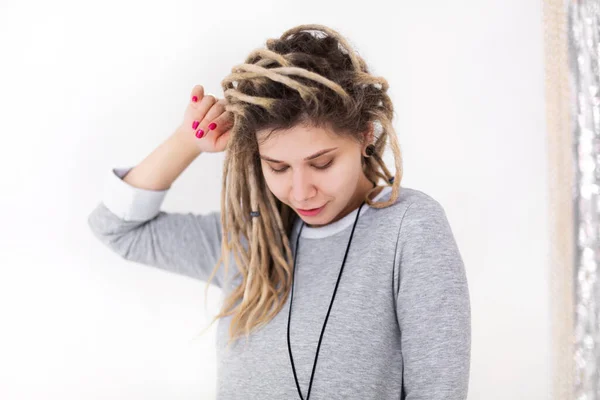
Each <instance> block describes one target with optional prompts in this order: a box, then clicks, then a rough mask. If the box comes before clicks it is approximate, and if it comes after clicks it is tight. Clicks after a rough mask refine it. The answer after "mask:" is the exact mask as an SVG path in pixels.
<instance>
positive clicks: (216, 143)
mask: <svg viewBox="0 0 600 400" xmlns="http://www.w3.org/2000/svg"><path fill="white" fill-rule="evenodd" d="M225 104H226V102H225V99H221V100H219V99H217V98H216V97H215V96H214V95H212V94H206V95H205V94H204V87H203V86H201V85H196V86H194V88H193V89H192V93H191V95H190V102H189V104H188V106H187V108H186V110H185V113H184V115H183V122H182V123H181V126H180V127H179V128H178V131H180V133H182V134H184V135H186V136H187V135H190V136H191V137H192V138H193V139H194V141H195V145H196V146H197V147H198V150H199V151H201V152H205V153H218V152H221V151H224V150H225V148H226V146H227V141H228V140H229V133H230V129H231V127H232V126H233V115H232V113H231V112H229V111H225Z"/></svg>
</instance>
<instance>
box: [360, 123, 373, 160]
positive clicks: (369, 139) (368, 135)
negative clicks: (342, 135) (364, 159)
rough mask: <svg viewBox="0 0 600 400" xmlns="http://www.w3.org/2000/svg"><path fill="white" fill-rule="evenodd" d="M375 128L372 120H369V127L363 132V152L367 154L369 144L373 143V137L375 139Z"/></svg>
mask: <svg viewBox="0 0 600 400" xmlns="http://www.w3.org/2000/svg"><path fill="white" fill-rule="evenodd" d="M374 130H375V127H374V125H373V123H372V122H369V129H368V130H367V131H365V132H363V140H364V141H363V145H362V154H363V155H364V154H365V150H366V149H367V146H368V145H370V144H373V139H375V134H374Z"/></svg>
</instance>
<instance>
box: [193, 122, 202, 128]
mask: <svg viewBox="0 0 600 400" xmlns="http://www.w3.org/2000/svg"><path fill="white" fill-rule="evenodd" d="M199 124H200V122H199V121H194V123H193V124H192V129H196V128H197V127H198V125H199Z"/></svg>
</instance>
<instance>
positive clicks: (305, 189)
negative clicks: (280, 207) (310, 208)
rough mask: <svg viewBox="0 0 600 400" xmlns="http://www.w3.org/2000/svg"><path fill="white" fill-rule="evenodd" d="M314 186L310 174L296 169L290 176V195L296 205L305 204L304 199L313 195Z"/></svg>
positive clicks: (306, 199)
mask: <svg viewBox="0 0 600 400" xmlns="http://www.w3.org/2000/svg"><path fill="white" fill-rule="evenodd" d="M315 192H316V190H315V187H314V185H313V183H312V180H311V178H310V174H307V173H305V172H303V171H297V172H296V173H295V174H294V175H293V177H292V197H293V199H294V201H295V202H296V204H297V205H298V206H303V205H306V204H304V202H305V201H308V200H310V199H311V198H312V197H313V196H314V195H315Z"/></svg>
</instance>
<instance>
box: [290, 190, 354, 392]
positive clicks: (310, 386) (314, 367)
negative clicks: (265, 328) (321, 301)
mask: <svg viewBox="0 0 600 400" xmlns="http://www.w3.org/2000/svg"><path fill="white" fill-rule="evenodd" d="M364 205H365V202H364V201H363V202H362V204H361V205H360V207H359V208H358V212H357V213H356V219H355V220H354V225H353V226H352V232H351V233H350V239H349V240H348V245H347V246H346V254H344V261H342V267H341V268H340V273H339V275H338V279H337V282H336V284H335V289H334V290H333V296H332V298H331V303H329V309H328V310H327V315H326V316H325V322H324V323H323V328H322V329H321V336H320V337H319V343H318V344H317V353H316V354H315V362H314V363H313V368H312V373H311V375H310V383H309V385H308V394H307V395H306V400H309V398H310V389H311V388H312V383H313V378H314V377H315V370H316V367H317V358H318V357H319V350H320V348H321V341H322V340H323V333H325V326H326V325H327V320H328V319H329V313H330V312H331V306H332V305H333V300H334V299H335V294H336V292H337V288H338V285H339V283H340V278H341V277H342V272H343V271H344V265H345V264H346V257H348V250H349V249H350V243H351V242H352V236H354V229H355V228H356V223H357V222H358V217H359V215H360V210H361V209H362V207H363V206H364ZM302 228H304V221H302V226H300V231H299V232H298V237H297V238H296V248H295V249H294V270H293V272H292V293H291V298H290V312H289V315H288V324H287V343H288V351H289V353H290V362H291V363H292V371H293V372H294V380H295V381H296V388H297V389H298V395H299V396H300V399H302V400H304V398H303V397H302V391H301V390H300V384H298V377H297V375H296V368H295V367H294V357H292V347H291V345H290V320H291V318H292V301H293V299H294V276H295V275H296V253H297V252H298V244H299V242H300V236H301V235H302Z"/></svg>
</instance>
